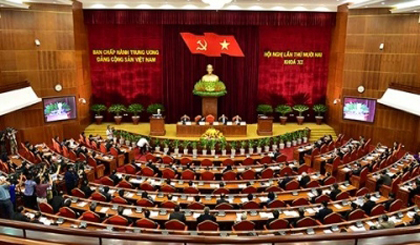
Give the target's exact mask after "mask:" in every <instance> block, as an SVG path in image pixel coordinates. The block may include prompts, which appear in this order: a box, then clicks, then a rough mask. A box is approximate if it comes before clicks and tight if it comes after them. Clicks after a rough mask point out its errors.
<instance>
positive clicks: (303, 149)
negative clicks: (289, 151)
mask: <svg viewBox="0 0 420 245" xmlns="http://www.w3.org/2000/svg"><path fill="white" fill-rule="evenodd" d="M313 149H314V145H313V144H308V145H301V146H299V147H294V148H293V159H295V160H297V161H300V160H303V157H304V156H305V154H308V155H310V154H311V152H312V150H313ZM309 167H310V165H309Z"/></svg>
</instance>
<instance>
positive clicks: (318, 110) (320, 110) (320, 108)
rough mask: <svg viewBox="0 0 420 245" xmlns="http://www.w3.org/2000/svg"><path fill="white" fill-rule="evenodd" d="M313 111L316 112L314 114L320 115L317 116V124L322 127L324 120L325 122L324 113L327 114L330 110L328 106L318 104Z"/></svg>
mask: <svg viewBox="0 0 420 245" xmlns="http://www.w3.org/2000/svg"><path fill="white" fill-rule="evenodd" d="M312 109H313V110H314V112H316V113H318V115H317V116H315V119H316V124H318V125H321V124H322V120H324V117H323V116H322V113H325V112H326V111H327V110H328V108H327V106H326V105H323V104H317V105H314V107H313V108H312Z"/></svg>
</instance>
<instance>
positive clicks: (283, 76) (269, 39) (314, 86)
mask: <svg viewBox="0 0 420 245" xmlns="http://www.w3.org/2000/svg"><path fill="white" fill-rule="evenodd" d="M259 35H260V44H259V60H260V63H259V84H258V99H259V101H260V102H261V103H268V104H271V105H273V106H276V105H278V104H282V103H288V104H290V105H293V104H307V105H313V104H316V103H323V102H325V94H326V89H327V82H328V61H329V50H330V43H331V27H330V26H327V27H296V26H293V27H272V26H270V27H269V26H263V27H260V33H259ZM267 51H278V52H281V51H290V52H291V53H294V52H300V51H304V52H313V53H314V52H321V53H322V58H316V57H310V58H309V57H306V58H296V57H291V58H278V57H277V58H276V57H274V56H271V57H264V52H267ZM295 59H296V60H301V61H302V62H303V64H302V65H299V64H296V65H294V64H292V65H291V64H285V60H295Z"/></svg>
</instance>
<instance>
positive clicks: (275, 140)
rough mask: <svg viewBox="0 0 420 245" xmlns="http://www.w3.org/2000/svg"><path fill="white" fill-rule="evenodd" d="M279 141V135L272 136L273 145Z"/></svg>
mask: <svg viewBox="0 0 420 245" xmlns="http://www.w3.org/2000/svg"><path fill="white" fill-rule="evenodd" d="M279 141H280V137H276V136H274V137H273V145H277V144H278V143H279Z"/></svg>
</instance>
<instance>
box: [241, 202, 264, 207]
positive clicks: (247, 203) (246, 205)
mask: <svg viewBox="0 0 420 245" xmlns="http://www.w3.org/2000/svg"><path fill="white" fill-rule="evenodd" d="M259 208H260V205H259V204H258V203H257V202H255V201H249V202H246V203H244V204H243V205H242V209H259Z"/></svg>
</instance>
